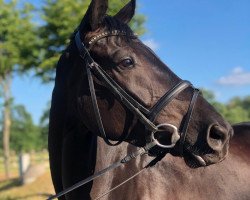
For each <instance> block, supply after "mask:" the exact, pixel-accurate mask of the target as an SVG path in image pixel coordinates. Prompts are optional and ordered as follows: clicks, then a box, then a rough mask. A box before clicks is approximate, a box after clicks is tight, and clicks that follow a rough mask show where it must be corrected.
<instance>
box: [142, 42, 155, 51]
mask: <svg viewBox="0 0 250 200" xmlns="http://www.w3.org/2000/svg"><path fill="white" fill-rule="evenodd" d="M142 42H143V43H144V44H145V45H147V46H148V47H149V48H151V49H152V50H153V51H156V50H157V49H158V48H159V44H158V43H157V42H156V41H155V40H154V39H147V40H143V41H142Z"/></svg>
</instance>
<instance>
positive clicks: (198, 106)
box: [63, 0, 232, 167]
mask: <svg viewBox="0 0 250 200" xmlns="http://www.w3.org/2000/svg"><path fill="white" fill-rule="evenodd" d="M135 7H136V5H135V0H132V1H130V2H129V3H128V4H127V5H125V7H123V8H122V9H121V10H120V11H119V12H118V13H117V14H116V15H115V16H108V15H107V14H106V12H107V8H108V1H107V0H92V2H91V4H90V6H89V8H88V10H87V12H86V14H85V16H84V18H83V20H82V21H81V23H80V25H79V27H78V28H77V30H76V31H75V33H74V34H73V37H72V38H73V39H72V41H71V45H70V46H69V47H68V48H67V49H66V51H65V52H64V54H63V57H64V58H65V59H66V60H67V62H68V63H69V65H70V69H69V75H68V79H67V80H68V83H67V84H68V90H69V92H68V96H69V100H70V103H69V105H70V106H71V107H72V109H69V110H71V114H72V116H73V115H74V116H75V115H77V116H78V117H79V118H80V120H81V121H82V124H83V126H84V127H86V129H88V130H89V131H91V132H92V133H93V134H94V133H95V134H97V135H99V136H101V137H103V138H104V139H105V141H106V142H107V143H109V144H112V142H110V140H112V141H120V142H121V141H126V142H129V143H131V144H133V145H136V146H144V145H145V144H146V143H147V142H149V141H152V139H154V140H155V141H157V143H158V144H159V145H162V147H163V148H164V147H166V149H167V152H170V153H171V154H172V155H175V156H183V157H184V159H185V161H186V163H187V164H188V165H189V166H191V167H200V166H206V165H210V164H213V163H217V162H219V161H221V160H223V159H224V158H225V156H226V154H227V152H228V147H229V139H230V136H231V135H232V128H231V126H230V125H229V123H228V122H226V121H225V120H224V119H223V118H222V117H221V115H220V114H219V113H218V112H217V111H216V110H215V109H214V108H213V107H212V106H211V105H210V104H209V103H208V102H207V101H206V100H205V99H204V98H203V97H202V95H201V93H200V92H199V91H198V90H197V89H195V88H194V87H193V86H192V85H191V84H190V83H189V82H188V81H183V80H181V79H180V78H179V77H178V76H177V75H175V74H174V73H173V72H172V71H171V70H170V68H169V67H168V66H166V65H165V64H164V63H163V62H162V61H161V60H160V59H159V58H158V57H157V56H156V55H155V53H154V52H153V51H152V50H151V49H150V48H149V47H147V46H146V45H145V44H143V43H142V42H141V41H140V39H138V37H137V36H136V35H135V34H134V32H133V31H132V30H131V29H130V28H129V26H128V23H129V22H130V21H131V19H132V17H133V16H134V13H135ZM91 84H92V86H91ZM90 90H92V91H90ZM93 101H94V103H93ZM95 101H96V102H95ZM98 115H99V116H98ZM104 130H105V132H104V133H102V132H103V131H104ZM100 132H101V133H100ZM162 147H160V149H162ZM158 151H159V149H158V150H152V151H151V154H152V155H154V154H157V152H158ZM160 151H161V150H160Z"/></svg>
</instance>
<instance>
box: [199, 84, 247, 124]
mask: <svg viewBox="0 0 250 200" xmlns="http://www.w3.org/2000/svg"><path fill="white" fill-rule="evenodd" d="M202 93H203V96H204V98H205V99H207V101H208V102H209V103H211V104H212V105H213V106H214V107H215V108H216V109H217V111H218V112H219V113H220V114H221V115H222V116H223V117H224V118H225V119H227V120H228V121H229V122H230V123H231V124H234V123H238V122H244V121H250V96H246V97H244V98H239V97H235V98H233V99H231V100H230V101H229V102H228V103H226V104H222V103H220V102H217V101H216V100H215V95H214V93H213V92H212V91H209V90H205V89H202Z"/></svg>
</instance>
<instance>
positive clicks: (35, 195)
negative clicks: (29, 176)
mask: <svg viewBox="0 0 250 200" xmlns="http://www.w3.org/2000/svg"><path fill="white" fill-rule="evenodd" d="M38 196H40V197H44V198H48V197H50V196H51V194H48V193H38V194H30V195H25V196H19V197H4V198H3V199H1V200H17V199H18V200H23V199H27V198H32V197H38Z"/></svg>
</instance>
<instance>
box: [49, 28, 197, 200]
mask: <svg viewBox="0 0 250 200" xmlns="http://www.w3.org/2000/svg"><path fill="white" fill-rule="evenodd" d="M120 35H123V36H124V35H126V33H125V32H122V31H117V30H115V31H111V32H104V33H101V34H99V35H97V36H95V37H93V38H92V39H90V41H89V43H88V44H89V45H93V44H94V43H95V42H96V41H98V40H99V39H101V38H104V37H109V36H120ZM131 37H135V35H131ZM75 43H76V46H77V49H78V51H79V56H80V57H81V59H82V61H83V62H84V64H85V66H86V72H87V78H88V83H89V90H90V95H91V101H92V105H93V109H94V114H95V118H96V121H97V125H98V129H99V131H100V135H101V137H102V138H103V139H104V141H105V142H106V143H107V144H108V145H110V146H116V145H119V144H120V143H122V142H123V141H124V140H126V139H127V138H128V136H129V133H127V134H124V135H122V136H121V137H120V138H119V140H118V141H117V142H116V143H113V142H111V141H110V140H109V139H108V137H107V134H106V132H105V130H104V127H103V123H102V118H101V115H100V110H99V107H98V103H97V97H96V94H95V86H94V81H93V75H94V76H95V77H96V78H97V79H98V80H99V81H100V82H101V83H102V84H103V85H104V86H105V87H106V88H107V89H108V90H109V91H110V92H111V93H112V94H113V95H114V96H115V97H116V98H117V100H118V101H120V102H121V103H122V104H123V105H124V106H126V107H127V108H128V109H129V110H130V111H131V112H132V113H133V114H134V116H136V117H137V119H138V120H139V121H140V122H141V123H142V124H144V126H145V130H146V131H148V132H151V134H150V138H149V141H148V143H147V144H146V146H145V147H143V148H140V149H139V150H138V151H136V152H134V153H132V154H129V155H127V156H126V157H124V158H123V159H122V160H120V161H118V162H117V163H114V164H112V165H110V166H109V167H107V168H105V169H103V170H101V171H99V172H98V173H96V174H94V175H92V176H90V177H88V178H86V179H84V180H83V181H80V182H79V183H77V184H75V185H73V186H71V187H70V188H67V189H65V190H63V191H62V192H60V193H58V194H56V195H54V196H51V197H50V198H48V200H52V199H55V198H58V197H60V196H62V195H64V194H66V193H68V192H70V191H72V190H74V189H76V188H78V187H80V186H82V185H84V184H86V183H88V182H90V181H92V180H94V179H95V178H98V177H99V176H101V175H103V174H104V173H106V172H107V171H109V170H111V169H114V168H116V167H119V166H120V165H122V164H124V163H127V162H129V161H130V160H131V159H133V158H136V157H137V156H140V155H143V154H145V153H148V151H149V150H150V149H151V148H152V147H154V146H158V147H161V148H164V149H169V148H173V147H174V146H175V145H176V143H177V142H178V141H179V145H180V149H179V152H180V154H181V155H183V146H184V142H185V138H186V135H187V130H188V126H189V123H190V120H191V117H192V113H193V109H194V106H195V102H196V100H197V97H198V95H199V90H198V89H196V88H194V87H193V86H192V84H191V83H190V82H189V81H180V82H179V83H178V84H176V85H175V86H174V87H173V88H171V89H170V90H169V91H167V92H166V93H165V94H164V95H163V96H162V97H161V98H160V99H159V100H158V101H157V102H156V104H155V105H154V106H153V107H152V108H150V109H147V108H145V107H144V106H143V105H142V104H140V103H139V102H138V101H137V100H135V99H134V98H133V97H132V96H131V95H129V94H128V93H127V92H126V91H125V90H124V89H123V88H122V87H121V86H119V85H118V83H116V82H115V81H114V80H113V79H112V78H111V77H110V76H109V75H108V74H107V73H106V72H105V71H104V70H103V69H102V67H100V66H99V65H98V64H97V63H96V62H95V61H94V59H93V58H92V57H91V55H90V53H89V49H87V48H86V46H85V45H84V43H83V42H82V41H81V37H80V32H79V31H78V32H77V33H76V35H75ZM188 87H191V88H192V89H193V95H192V98H191V101H190V104H189V107H188V110H187V113H186V115H185V116H184V117H183V119H182V122H181V125H180V127H179V129H178V128H177V127H176V126H174V125H172V124H169V123H163V124H159V125H155V124H154V121H155V119H156V118H157V116H158V115H159V113H160V112H161V110H162V109H163V108H165V107H166V106H167V105H168V104H169V103H170V102H171V101H172V100H173V99H174V98H175V97H176V96H177V95H178V94H180V93H181V92H182V91H184V90H185V89H186V88H188ZM163 127H168V128H170V129H172V130H173V133H172V136H171V144H170V145H169V144H167V145H165V144H162V143H160V141H158V139H157V138H156V137H155V135H156V133H157V132H162V128H163ZM165 154H166V153H165ZM165 154H161V155H157V157H156V158H155V159H154V160H152V161H151V162H150V163H149V164H148V165H147V166H145V167H144V168H143V169H145V168H147V167H148V166H153V165H154V164H156V162H158V161H159V160H161V159H162V158H163V157H164V156H165ZM141 171H142V170H141ZM141 171H139V172H138V173H137V175H138V174H139V173H140V172H141ZM133 177H134V176H133ZM128 180H130V178H129V179H128ZM128 180H126V181H128ZM126 181H125V182H126ZM125 182H123V183H125ZM123 183H122V184H123ZM115 188H116V187H115ZM112 190H113V189H111V190H110V191H112ZM110 191H109V192H110ZM105 194H107V193H105ZM105 194H104V195H105Z"/></svg>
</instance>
